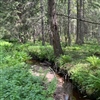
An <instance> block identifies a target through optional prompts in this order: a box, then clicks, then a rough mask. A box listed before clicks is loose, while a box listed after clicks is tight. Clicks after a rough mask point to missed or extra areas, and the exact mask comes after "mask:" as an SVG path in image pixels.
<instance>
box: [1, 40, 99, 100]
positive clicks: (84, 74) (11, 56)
mask: <svg viewBox="0 0 100 100" xmlns="http://www.w3.org/2000/svg"><path fill="white" fill-rule="evenodd" d="M0 49H1V52H0V58H2V59H1V61H0V68H1V69H2V70H4V71H2V72H3V73H10V72H5V71H6V70H5V69H7V68H8V69H9V68H12V69H13V70H14V68H15V67H17V68H18V66H23V64H25V63H24V62H25V61H26V60H27V59H31V58H34V59H37V60H40V61H44V60H48V61H50V62H55V63H57V64H58V66H59V67H60V69H63V70H67V71H68V73H69V74H70V75H71V76H70V78H71V79H72V80H73V82H75V83H76V84H77V87H78V88H79V90H80V91H81V92H82V93H86V94H88V96H92V97H93V98H94V99H96V100H99V98H100V46H99V45H96V44H95V45H90V44H84V45H82V46H79V45H73V46H66V47H63V51H64V55H61V56H60V57H58V58H55V56H54V52H53V48H52V46H50V45H49V44H46V46H42V45H41V43H40V42H39V43H38V42H36V44H33V43H26V44H15V43H14V44H12V43H8V42H5V41H4V42H3V43H2V42H0ZM30 56H31V57H30ZM3 68H4V69H3ZM8 69H7V70H8ZM20 69H21V68H18V70H19V71H20ZM15 70H16V69H15ZM23 70H24V69H23ZM25 70H26V69H25ZM16 73H17V72H16ZM21 73H22V74H23V73H24V72H21ZM3 75H4V74H3ZM6 75H7V74H6ZM6 75H4V76H6ZM20 75H21V74H20ZM23 75H24V74H23ZM28 77H30V74H29V76H28ZM31 77H32V76H31ZM25 79H26V78H25ZM15 80H16V79H15ZM23 80H24V76H23ZM33 80H34V79H33ZM5 82H6V81H5ZM13 83H14V82H13ZM13 83H12V84H13ZM5 84H6V83H5ZM7 84H8V83H7ZM14 84H17V83H14ZM32 84H33V83H32V82H31V81H30V87H31V85H32ZM36 84H37V83H36ZM40 84H41V82H40ZM14 86H15V85H14ZM52 86H53V85H51V87H52ZM8 87H10V86H9V85H8ZM22 87H23V86H22ZM38 87H39V86H38ZM18 88H19V87H18ZM20 88H21V87H20ZM26 88H27V87H26ZM39 88H40V90H39V89H37V91H41V89H43V88H44V87H43V86H42V87H39ZM16 89H17V88H16ZM48 89H49V90H45V92H46V91H51V92H50V93H49V94H48V93H47V92H46V93H47V94H45V92H44V95H43V96H42V97H41V98H46V97H47V98H48V95H49V96H50V97H52V96H51V95H52V93H53V92H54V90H53V91H52V90H50V87H48ZM19 90H20V89H19ZM19 90H18V91H19ZM13 91H14V90H13ZM16 91H17V90H16ZM26 91H27V89H26ZM37 91H35V93H36V94H38V93H37ZM30 93H31V92H30ZM30 93H29V95H31V94H30ZM15 94H16V93H15ZM32 94H34V93H32ZM40 95H41V94H40ZM27 97H29V96H27ZM27 97H26V98H27ZM30 98H31V96H30ZM35 98H38V96H37V97H35ZM49 99H50V98H49ZM49 99H46V100H49ZM2 100H4V99H2ZM8 100H10V99H8ZM13 100H14V99H13ZM19 100H20V99H19ZM22 100H23V99H22ZM25 100H26V99H25ZM27 100H30V99H27ZM33 100H35V99H33ZM36 100H45V99H36ZM50 100H52V99H50Z"/></svg>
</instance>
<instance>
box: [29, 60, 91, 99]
mask: <svg viewBox="0 0 100 100" xmlns="http://www.w3.org/2000/svg"><path fill="white" fill-rule="evenodd" d="M27 63H29V64H32V65H38V66H41V63H40V62H39V61H36V60H29V61H27ZM43 64H45V63H43ZM45 65H46V64H45ZM56 77H57V80H58V83H57V85H58V86H57V90H56V92H55V97H54V98H55V100H90V99H85V98H83V97H82V95H81V94H80V93H79V92H78V91H77V90H76V89H73V88H72V83H71V82H65V81H64V78H63V77H61V76H59V75H58V74H56ZM64 90H65V91H64ZM61 92H62V93H61ZM64 93H65V97H64V98H66V99H59V97H61V95H64ZM69 95H70V96H71V98H70V99H67V98H68V97H69ZM56 97H57V98H56Z"/></svg>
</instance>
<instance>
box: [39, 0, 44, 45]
mask: <svg viewBox="0 0 100 100" xmlns="http://www.w3.org/2000/svg"><path fill="white" fill-rule="evenodd" d="M40 5H41V31H42V45H45V39H44V19H43V17H42V16H43V14H44V9H43V0H40Z"/></svg>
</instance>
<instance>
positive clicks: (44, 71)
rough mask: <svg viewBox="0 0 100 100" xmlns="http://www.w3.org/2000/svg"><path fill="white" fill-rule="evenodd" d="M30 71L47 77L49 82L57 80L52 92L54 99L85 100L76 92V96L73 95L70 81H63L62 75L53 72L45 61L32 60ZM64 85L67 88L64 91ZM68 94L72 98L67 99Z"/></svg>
mask: <svg viewBox="0 0 100 100" xmlns="http://www.w3.org/2000/svg"><path fill="white" fill-rule="evenodd" d="M30 73H31V74H32V75H34V76H41V75H42V76H44V78H46V79H47V81H48V82H51V81H53V80H56V81H57V84H56V90H55V92H54V94H53V98H54V100H85V99H82V98H80V97H78V96H79V95H78V94H76V95H78V96H77V97H75V96H73V95H75V93H76V92H75V91H72V89H73V87H72V83H70V82H68V83H65V82H64V79H63V77H60V76H59V75H57V74H55V72H54V71H53V69H52V68H51V67H48V65H46V63H40V62H36V61H33V64H32V65H31V69H30ZM66 87H68V88H67V90H66V91H65V88H66ZM67 91H68V93H67ZM69 96H71V98H72V99H68V98H69Z"/></svg>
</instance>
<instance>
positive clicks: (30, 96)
mask: <svg viewBox="0 0 100 100" xmlns="http://www.w3.org/2000/svg"><path fill="white" fill-rule="evenodd" d="M28 45H29V44H25V45H24V44H22V45H19V44H13V43H9V42H6V41H3V40H1V41H0V100H53V93H54V91H55V88H56V85H55V81H52V82H51V83H47V82H46V81H47V80H44V76H33V75H31V73H30V72H29V69H30V65H28V64H26V63H25V62H26V61H27V60H29V59H31V57H30V56H29V54H28V51H27V48H26V47H27V46H28Z"/></svg>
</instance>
